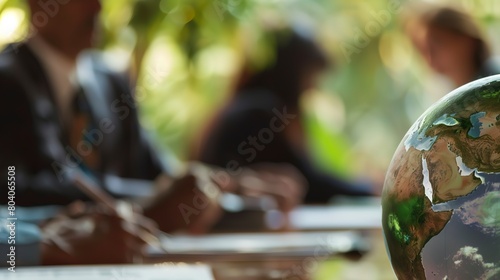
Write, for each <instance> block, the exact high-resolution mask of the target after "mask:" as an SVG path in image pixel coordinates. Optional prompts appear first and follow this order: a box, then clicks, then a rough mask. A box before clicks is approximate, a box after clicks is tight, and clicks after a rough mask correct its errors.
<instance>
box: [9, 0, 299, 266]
mask: <svg viewBox="0 0 500 280" xmlns="http://www.w3.org/2000/svg"><path fill="white" fill-rule="evenodd" d="M27 3H28V6H29V9H30V16H29V18H30V20H31V26H32V28H33V29H32V31H33V32H31V36H30V37H29V38H27V39H26V40H25V41H23V42H20V43H13V44H10V45H9V46H7V47H6V48H5V50H4V51H3V52H2V53H1V54H0V88H1V90H0V91H1V94H0V129H1V130H2V131H3V132H4V133H5V136H4V137H1V138H0V167H1V168H2V170H10V169H8V167H14V169H15V176H13V178H14V179H15V188H14V190H15V195H14V196H13V197H12V200H14V201H15V203H16V205H18V206H43V205H60V206H65V205H68V204H70V203H72V202H74V201H77V200H83V201H88V200H89V197H88V196H87V195H86V194H85V193H84V192H82V191H81V190H79V189H78V188H77V187H76V185H75V178H76V176H84V177H86V178H89V180H91V181H93V182H94V183H95V185H97V186H98V187H100V188H102V189H103V190H104V191H106V192H107V193H109V194H111V195H112V196H113V197H115V198H116V199H132V200H137V199H138V198H145V200H144V202H143V201H141V203H142V204H141V205H142V209H141V211H139V212H142V213H143V216H141V215H139V214H138V215H139V217H142V218H139V219H144V220H146V219H147V218H146V217H148V218H151V219H153V220H154V221H155V222H156V223H157V224H158V227H159V229H160V230H162V231H167V232H172V231H176V230H180V229H187V230H188V231H189V232H192V233H203V232H206V231H207V230H209V229H210V227H211V225H212V224H213V223H215V222H216V221H217V219H218V217H219V213H220V206H219V205H218V201H217V199H216V197H211V196H210V195H209V194H207V193H206V192H204V191H203V186H200V185H201V182H204V183H207V182H210V183H214V184H215V185H216V187H217V189H218V191H221V192H225V191H231V192H241V190H242V188H243V187H242V186H241V184H240V183H239V180H240V179H241V178H243V177H236V176H229V175H228V174H227V172H225V171H224V170H221V169H215V168H211V167H207V166H205V167H204V168H205V169H207V170H208V171H207V172H204V173H200V172H194V171H193V170H195V168H194V167H193V166H194V165H190V168H188V169H187V170H186V172H184V174H181V175H180V176H178V177H173V176H171V175H167V172H166V171H167V168H166V167H165V166H164V165H162V163H161V161H160V159H159V158H158V157H157V156H156V152H155V150H154V149H153V148H152V146H151V145H150V144H149V142H148V141H147V139H146V137H145V136H144V132H143V131H142V129H141V127H140V125H139V121H138V114H137V104H135V101H134V97H133V83H131V82H130V81H129V80H128V78H127V75H126V74H124V73H116V72H115V71H113V70H111V68H110V67H109V66H108V65H107V64H106V63H105V62H104V60H103V59H102V54H101V53H99V52H97V51H86V52H84V51H85V50H88V49H89V48H91V47H92V45H93V42H94V40H95V39H96V38H95V37H96V27H97V18H98V15H99V12H100V9H101V3H100V1H98V0H72V1H67V2H65V3H61V4H60V2H57V1H47V2H43V1H37V0H29V1H27ZM47 11H51V13H50V17H49V15H48V14H47V13H48V12H47ZM44 15H45V16H44ZM44 19H45V20H44ZM274 168H275V169H281V167H274ZM290 172H292V173H293V171H289V172H287V173H288V174H282V175H280V176H275V177H273V180H278V181H279V182H280V184H272V186H271V187H272V188H273V191H272V192H269V194H270V195H273V196H274V197H276V198H277V199H278V202H280V205H281V206H282V207H283V208H285V209H290V208H293V206H294V205H296V204H297V202H296V201H297V200H298V199H297V197H299V196H300V188H301V186H300V182H299V181H297V180H294V181H293V182H291V180H286V178H290V177H291V176H290V175H289V174H290ZM248 174H249V173H247V175H246V176H247V177H248V176H250V175H248ZM258 176H259V175H258V174H257V176H256V177H258ZM158 177H160V178H167V179H165V180H163V181H165V182H166V183H164V184H165V185H166V187H165V186H164V187H163V188H161V190H159V191H157V190H156V189H155V188H153V183H152V180H155V178H158ZM262 180H263V181H267V180H269V179H267V175H266V176H262ZM160 181H161V180H160ZM7 186H8V184H7V181H5V182H4V187H3V188H2V189H5V190H6V191H5V194H7V192H8V191H9V190H10V189H7ZM264 194H266V193H265V192H261V193H260V195H264ZM9 201H10V200H9V197H8V196H7V195H4V196H1V197H0V206H1V207H5V208H6V207H7V204H8V202H9ZM2 205H3V206H2ZM180 206H185V209H187V210H185V211H184V212H183V211H181V208H180ZM201 210H203V211H201ZM113 219H115V218H112V217H106V218H104V219H101V220H105V221H109V225H116V224H117V223H116V219H115V222H113ZM71 221H72V222H73V220H71ZM78 221H79V220H75V221H74V223H75V224H78V223H79V222H78ZM125 224H127V222H126V221H125ZM40 230H41V231H42V232H43V227H41V228H40ZM116 231H117V234H119V233H120V232H121V229H120V228H116ZM86 240H87V241H88V242H91V241H92V240H94V239H92V237H91V236H89V237H88V238H87V239H86ZM87 241H86V242H87ZM95 241H96V242H98V240H97V239H96V240H95ZM118 241H119V240H118ZM89 244H90V243H89ZM96 244H98V243H94V244H93V246H94V245H96ZM75 253H77V252H75ZM74 257H75V260H78V256H74ZM95 261H96V262H97V261H99V260H97V259H96V260H95Z"/></svg>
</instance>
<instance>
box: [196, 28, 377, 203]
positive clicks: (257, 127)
mask: <svg viewBox="0 0 500 280" xmlns="http://www.w3.org/2000/svg"><path fill="white" fill-rule="evenodd" d="M273 35H274V39H276V42H277V46H276V50H275V58H274V60H273V62H272V63H270V64H269V65H268V66H267V67H265V68H264V69H260V70H258V71H255V72H251V71H248V70H246V72H245V74H244V75H243V77H242V79H241V80H240V81H239V83H238V86H237V88H236V90H235V92H234V96H233V98H232V100H231V101H230V102H229V104H228V105H227V106H226V107H225V108H224V109H223V110H222V111H221V112H220V113H219V114H218V115H217V117H216V119H215V121H214V122H213V123H212V125H211V126H209V127H208V129H207V133H206V135H205V136H204V137H203V139H202V140H201V141H200V143H201V144H200V154H199V155H198V157H197V159H198V160H200V161H202V162H205V163H208V164H212V165H216V166H220V167H226V168H228V169H231V168H232V166H247V165H250V164H255V163H261V162H273V163H288V164H291V165H292V166H294V167H296V168H297V169H298V170H299V171H300V172H301V173H302V174H303V175H304V177H305V179H306V180H307V182H308V184H309V190H308V192H307V193H306V196H305V202H309V203H323V202H327V201H328V200H329V199H330V198H331V197H332V196H335V195H353V196H368V195H371V194H372V190H371V189H370V187H369V186H363V185H358V184H354V183H351V182H347V181H345V180H342V179H340V178H339V177H337V176H335V175H332V174H326V173H324V172H321V171H319V170H318V169H317V168H316V167H315V166H314V164H313V162H312V160H311V158H310V156H309V153H308V151H307V148H306V146H305V144H304V143H305V139H304V138H305V135H304V134H305V133H304V124H303V123H302V118H301V117H302V112H301V109H300V106H299V101H300V98H301V96H302V94H303V93H304V92H305V91H306V90H307V89H309V88H311V87H312V86H313V85H314V80H315V78H316V76H317V75H318V74H319V73H321V71H322V70H324V69H325V68H326V66H327V59H326V57H325V56H324V55H323V53H322V52H321V51H320V49H319V48H318V47H317V46H316V44H315V43H313V42H312V41H311V40H309V39H306V38H304V37H302V36H301V35H299V34H297V33H295V32H287V31H281V32H276V33H274V34H273Z"/></svg>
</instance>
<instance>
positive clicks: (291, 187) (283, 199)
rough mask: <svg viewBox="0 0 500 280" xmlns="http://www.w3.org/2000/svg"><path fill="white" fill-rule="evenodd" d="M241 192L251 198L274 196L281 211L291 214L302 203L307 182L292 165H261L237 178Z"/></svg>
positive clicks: (245, 171)
mask: <svg viewBox="0 0 500 280" xmlns="http://www.w3.org/2000/svg"><path fill="white" fill-rule="evenodd" d="M236 179H237V183H238V184H239V186H240V187H239V192H241V193H242V194H244V195H251V196H262V195H269V196H272V197H273V198H274V199H275V200H276V202H277V203H278V208H279V210H281V211H283V212H285V213H286V212H289V211H291V210H292V209H293V208H295V207H296V206H297V205H299V204H300V203H301V202H302V199H303V197H304V194H305V191H306V189H307V181H306V180H305V178H304V177H303V176H302V174H301V173H300V172H299V171H298V170H297V169H296V168H295V167H293V166H292V165H289V164H274V163H261V164H255V165H252V166H250V167H248V168H245V169H244V170H243V171H242V173H241V174H240V175H239V176H237V178H236Z"/></svg>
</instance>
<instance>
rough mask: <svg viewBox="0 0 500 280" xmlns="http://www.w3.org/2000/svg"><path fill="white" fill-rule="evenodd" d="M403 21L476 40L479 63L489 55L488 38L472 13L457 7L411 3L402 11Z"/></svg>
mask: <svg viewBox="0 0 500 280" xmlns="http://www.w3.org/2000/svg"><path fill="white" fill-rule="evenodd" d="M404 17H405V23H406V24H407V25H408V24H409V23H410V22H412V23H414V22H418V23H420V24H423V25H424V26H426V27H428V28H440V29H444V30H447V31H450V32H453V33H456V34H459V35H462V36H466V37H469V38H472V39H474V40H476V41H477V45H478V48H477V51H476V52H475V54H474V55H475V56H476V57H475V59H476V62H477V63H478V65H481V64H482V63H483V62H484V61H485V60H487V59H488V58H489V57H490V56H491V47H490V43H489V40H488V39H487V38H486V36H485V35H484V32H483V30H482V28H481V26H480V25H479V24H478V23H477V22H476V20H475V19H474V18H473V17H472V15H471V14H470V13H468V12H466V11H464V10H462V9H460V8H458V7H455V6H450V5H439V4H433V3H425V2H419V3H412V4H411V5H409V6H408V7H407V9H406V13H404Z"/></svg>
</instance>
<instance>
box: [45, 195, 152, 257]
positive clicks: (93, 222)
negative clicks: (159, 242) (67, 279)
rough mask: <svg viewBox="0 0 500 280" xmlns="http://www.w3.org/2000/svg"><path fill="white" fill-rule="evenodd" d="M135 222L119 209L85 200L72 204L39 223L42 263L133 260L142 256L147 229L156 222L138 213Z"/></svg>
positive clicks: (149, 229) (150, 230) (150, 229)
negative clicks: (41, 238) (58, 213)
mask: <svg viewBox="0 0 500 280" xmlns="http://www.w3.org/2000/svg"><path fill="white" fill-rule="evenodd" d="M134 215H135V217H134V220H135V221H140V224H139V223H135V222H134V221H130V220H129V219H127V220H125V219H124V218H122V217H121V216H120V215H118V214H117V213H116V212H113V211H109V210H106V208H103V207H99V206H92V207H89V206H88V205H85V204H83V203H75V204H72V205H70V206H69V207H68V208H67V209H66V211H65V212H64V213H62V214H61V215H59V216H57V217H56V218H54V219H52V220H49V221H47V222H45V223H44V224H42V225H41V226H40V228H41V231H42V237H43V241H42V244H41V252H42V264H44V265H65V264H115V263H132V262H133V261H134V258H136V257H142V249H143V245H144V241H143V240H142V239H141V238H139V236H140V234H141V233H144V231H146V232H149V233H151V232H152V231H154V230H155V227H156V226H155V224H154V222H152V221H150V220H148V219H147V218H145V217H143V216H141V215H139V214H137V213H135V214H134Z"/></svg>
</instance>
